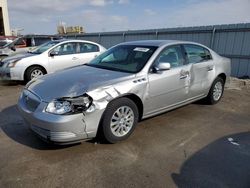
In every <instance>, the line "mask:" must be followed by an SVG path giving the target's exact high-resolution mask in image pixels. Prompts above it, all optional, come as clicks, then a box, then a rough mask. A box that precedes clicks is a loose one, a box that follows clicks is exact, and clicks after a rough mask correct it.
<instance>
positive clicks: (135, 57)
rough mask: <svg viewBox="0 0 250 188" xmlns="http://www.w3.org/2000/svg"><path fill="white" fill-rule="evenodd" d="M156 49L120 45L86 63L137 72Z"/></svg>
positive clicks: (104, 67)
mask: <svg viewBox="0 0 250 188" xmlns="http://www.w3.org/2000/svg"><path fill="white" fill-rule="evenodd" d="M156 49H157V47H156V46H137V45H120V46H116V47H114V48H111V49H109V50H108V51H106V52H104V53H103V54H101V55H100V56H98V57H97V58H95V59H93V60H92V61H91V62H90V63H89V64H86V65H88V66H92V67H97V68H102V69H108V70H114V71H120V72H129V73H137V72H139V71H140V70H141V69H142V68H143V67H144V66H145V64H146V63H147V61H148V60H149V58H150V57H151V56H152V54H153V53H154V52H155V50H156Z"/></svg>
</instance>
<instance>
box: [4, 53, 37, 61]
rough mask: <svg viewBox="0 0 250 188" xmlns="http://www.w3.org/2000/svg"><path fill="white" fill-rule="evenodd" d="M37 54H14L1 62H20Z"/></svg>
mask: <svg viewBox="0 0 250 188" xmlns="http://www.w3.org/2000/svg"><path fill="white" fill-rule="evenodd" d="M34 55H37V54H31V53H19V54H15V55H11V56H9V57H6V58H4V60H3V62H8V61H12V60H20V59H23V58H26V57H31V56H34Z"/></svg>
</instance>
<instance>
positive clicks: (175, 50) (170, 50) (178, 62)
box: [155, 45, 185, 68]
mask: <svg viewBox="0 0 250 188" xmlns="http://www.w3.org/2000/svg"><path fill="white" fill-rule="evenodd" d="M184 61H185V60H184V57H183V55H182V50H181V47H180V46H179V45H178V46H171V47H167V48H165V49H164V50H162V52H161V53H160V55H159V56H158V58H157V59H156V62H155V64H156V65H159V64H160V63H170V65H171V68H173V67H179V66H182V65H184Z"/></svg>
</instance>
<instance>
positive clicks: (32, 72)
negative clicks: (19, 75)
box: [25, 66, 46, 82]
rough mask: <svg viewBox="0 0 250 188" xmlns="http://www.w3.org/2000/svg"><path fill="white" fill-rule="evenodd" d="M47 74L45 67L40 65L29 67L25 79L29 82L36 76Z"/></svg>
mask: <svg viewBox="0 0 250 188" xmlns="http://www.w3.org/2000/svg"><path fill="white" fill-rule="evenodd" d="M44 74H46V72H45V71H44V69H43V68H41V67H39V66H32V67H29V68H28V69H27V70H26V72H25V81H26V82H28V81H30V80H32V79H34V78H38V77H40V76H43V75H44Z"/></svg>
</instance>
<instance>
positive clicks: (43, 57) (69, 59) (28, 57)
mask: <svg viewBox="0 0 250 188" xmlns="http://www.w3.org/2000/svg"><path fill="white" fill-rule="evenodd" d="M104 51H106V49H105V48H104V47H103V46H101V45H99V44H97V43H94V42H90V41H84V40H65V39H63V40H55V41H50V42H47V43H45V44H43V45H41V46H39V47H37V48H36V49H34V50H32V51H30V52H27V53H25V54H17V55H15V56H10V57H7V58H5V59H3V60H2V61H1V62H0V78H1V79H3V80H25V81H29V80H32V79H33V78H37V77H39V76H42V75H44V74H48V73H53V72H55V71H57V70H61V69H65V68H69V67H74V66H78V65H81V64H85V63H88V62H89V61H91V60H92V59H93V58H95V57H96V56H98V55H99V54H100V53H102V52H104Z"/></svg>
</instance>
